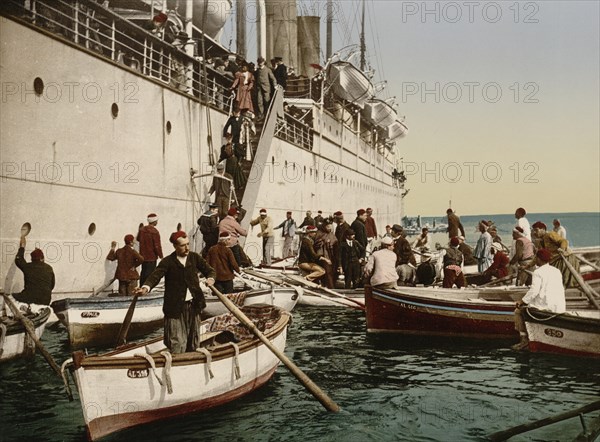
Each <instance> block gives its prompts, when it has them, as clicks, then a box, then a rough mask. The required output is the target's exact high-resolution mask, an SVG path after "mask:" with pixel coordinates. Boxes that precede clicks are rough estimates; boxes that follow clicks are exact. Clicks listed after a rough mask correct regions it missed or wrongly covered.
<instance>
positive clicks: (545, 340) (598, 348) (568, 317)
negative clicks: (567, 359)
mask: <svg viewBox="0 0 600 442" xmlns="http://www.w3.org/2000/svg"><path fill="white" fill-rule="evenodd" d="M528 312H529V313H528V314H527V315H525V326H526V327H527V335H528V337H529V349H530V350H531V351H534V352H544V353H559V354H565V355H572V356H584V357H594V358H600V312H598V311H597V310H596V311H585V312H577V311H575V312H567V313H566V314H563V315H558V316H556V315H552V314H549V313H547V312H540V311H538V310H535V309H528ZM534 318H537V320H536V319H534Z"/></svg>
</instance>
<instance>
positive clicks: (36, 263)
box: [13, 236, 56, 305]
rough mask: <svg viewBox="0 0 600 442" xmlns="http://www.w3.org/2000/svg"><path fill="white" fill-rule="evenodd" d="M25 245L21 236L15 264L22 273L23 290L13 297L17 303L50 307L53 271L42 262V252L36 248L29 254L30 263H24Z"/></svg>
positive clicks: (53, 279)
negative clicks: (23, 280)
mask: <svg viewBox="0 0 600 442" xmlns="http://www.w3.org/2000/svg"><path fill="white" fill-rule="evenodd" d="M26 245H27V242H26V240H25V236H21V241H20V243H19V250H18V251H17V256H16V257H15V264H16V266H17V267H18V268H19V269H21V271H22V272H23V276H24V279H25V288H24V289H23V291H21V293H15V294H14V295H13V296H14V298H15V299H16V300H17V301H19V302H24V303H27V304H40V305H50V301H51V299H52V289H54V284H55V282H56V281H55V278H54V270H52V267H51V266H50V264H46V263H45V262H44V252H42V251H41V250H40V249H37V248H36V249H34V250H33V252H31V262H27V261H25V246H26Z"/></svg>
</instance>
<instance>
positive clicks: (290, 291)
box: [202, 287, 304, 316]
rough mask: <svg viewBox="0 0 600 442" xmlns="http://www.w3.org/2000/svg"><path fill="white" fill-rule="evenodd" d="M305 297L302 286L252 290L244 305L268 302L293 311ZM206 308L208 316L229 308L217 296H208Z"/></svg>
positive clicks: (203, 312)
mask: <svg viewBox="0 0 600 442" xmlns="http://www.w3.org/2000/svg"><path fill="white" fill-rule="evenodd" d="M303 297H304V294H303V290H302V289H301V288H300V287H295V288H284V287H281V288H274V289H273V290H271V289H260V290H251V291H248V292H247V295H246V297H245V298H244V304H243V305H244V306H247V305H254V304H268V305H274V306H276V307H279V308H281V309H283V310H285V311H286V312H291V311H292V310H293V309H294V307H295V306H296V304H297V303H298V302H301V300H302V298H303ZM205 299H206V308H205V309H204V310H203V311H202V314H203V315H206V316H217V315H222V314H223V313H227V308H226V307H225V306H224V305H223V303H222V302H221V301H220V300H219V298H217V297H216V296H206V297H205Z"/></svg>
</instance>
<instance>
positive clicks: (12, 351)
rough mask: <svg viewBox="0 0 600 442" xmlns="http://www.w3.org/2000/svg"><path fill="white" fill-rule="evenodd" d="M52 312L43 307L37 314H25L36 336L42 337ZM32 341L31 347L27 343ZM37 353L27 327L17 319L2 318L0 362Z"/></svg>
mask: <svg viewBox="0 0 600 442" xmlns="http://www.w3.org/2000/svg"><path fill="white" fill-rule="evenodd" d="M51 312H52V310H51V309H50V307H43V308H42V309H40V310H39V311H38V312H37V313H29V314H24V315H25V317H26V318H27V319H29V320H31V322H32V323H33V327H34V329H35V335H36V337H37V338H38V339H40V338H41V337H42V334H43V333H44V329H45V327H46V323H47V322H48V318H49V317H50V313H51ZM28 341H30V345H29V344H27V342H28ZM33 353H35V344H34V343H33V341H32V340H31V338H30V337H29V336H28V335H27V331H26V330H25V327H24V326H23V324H22V323H21V321H19V320H18V319H16V318H10V317H8V316H2V317H0V362H1V361H7V360H9V359H14V358H18V357H21V356H25V355H28V354H33Z"/></svg>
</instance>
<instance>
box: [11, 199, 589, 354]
mask: <svg viewBox="0 0 600 442" xmlns="http://www.w3.org/2000/svg"><path fill="white" fill-rule="evenodd" d="M227 203H229V201H227ZM222 208H223V207H222V205H221V204H220V201H219V196H218V194H217V197H216V200H215V203H211V204H209V208H208V210H207V211H206V212H205V213H203V214H202V216H201V217H200V218H199V219H198V229H199V230H200V232H201V233H202V238H203V241H204V247H203V249H202V250H201V252H200V253H196V252H192V251H190V240H189V238H188V235H187V234H186V233H185V232H184V231H181V230H180V231H177V232H173V233H172V234H171V235H170V237H169V241H170V242H171V243H172V245H173V247H174V249H175V250H174V251H173V253H171V254H170V255H168V256H166V257H165V256H164V255H163V251H162V246H161V239H160V233H159V231H158V229H157V224H158V216H157V215H156V214H155V213H151V214H149V215H148V217H147V221H148V224H147V225H145V226H142V227H140V229H139V231H138V234H137V237H135V238H134V236H133V235H131V234H127V235H126V236H125V237H124V243H125V245H124V246H123V247H122V248H120V249H117V248H116V246H117V243H116V242H115V241H113V242H112V243H111V249H110V252H109V254H108V256H107V259H108V260H111V261H114V260H116V261H117V268H116V272H115V279H116V280H118V282H119V294H120V295H132V294H146V293H148V292H149V291H150V290H152V288H153V287H155V286H156V285H157V284H158V283H159V282H160V280H161V279H162V278H164V279H165V302H164V307H163V311H164V314H165V344H166V345H167V346H168V347H169V348H170V349H171V351H173V352H184V351H188V350H190V349H193V348H195V347H194V345H196V344H197V338H198V336H196V335H195V334H194V332H193V330H195V329H196V328H195V325H194V324H197V323H199V321H200V312H201V310H202V309H203V308H204V307H205V305H206V304H205V300H204V294H203V292H202V290H201V287H200V279H199V274H200V275H203V276H204V277H205V278H206V279H205V281H206V284H207V285H209V286H211V285H214V286H215V287H216V288H217V289H218V290H220V291H221V292H222V293H231V292H232V291H233V280H234V277H235V273H236V272H239V271H240V268H241V267H246V266H251V265H252V262H251V260H250V259H249V258H248V256H247V255H246V254H245V253H244V250H243V249H242V247H241V245H240V243H239V238H240V237H245V236H247V235H248V231H247V230H246V229H244V228H242V227H241V225H240V220H241V217H243V216H244V213H243V212H242V211H240V209H239V208H236V207H230V208H228V209H227V211H226V214H224V215H223V213H222V210H221V209H222ZM447 217H448V236H449V243H448V245H447V247H441V246H439V245H437V249H438V250H437V252H438V254H439V255H440V256H441V258H440V263H441V265H442V267H441V269H442V272H441V273H442V274H443V287H445V288H452V287H457V288H461V287H465V286H466V285H467V280H466V278H465V274H464V267H465V265H469V264H470V263H476V264H477V268H478V271H479V273H478V274H477V275H476V276H475V279H472V280H471V281H470V283H476V284H484V283H486V282H489V281H490V280H492V279H493V278H496V279H498V280H502V279H503V278H506V277H507V276H509V275H511V274H514V273H516V280H517V284H519V285H520V284H527V285H530V286H531V288H530V290H529V291H528V293H527V295H526V296H525V297H524V298H523V301H519V303H518V305H517V307H518V308H517V315H516V317H517V320H516V324H517V329H518V330H519V332H520V333H521V336H522V342H521V343H520V344H519V345H520V346H521V348H523V347H524V346H526V343H525V344H523V342H525V340H526V337H525V338H523V333H524V332H523V330H524V327H523V324H522V318H521V317H520V314H519V311H520V308H521V307H522V306H523V305H524V304H525V303H529V304H530V305H535V306H537V307H539V308H546V309H551V310H552V311H556V312H560V311H564V308H565V307H564V287H569V286H572V285H574V282H573V279H572V275H571V273H570V272H569V271H568V269H567V266H565V265H564V260H569V261H570V262H571V263H572V265H573V267H575V268H576V269H578V262H577V260H575V259H574V256H573V255H571V254H570V253H569V249H568V241H567V239H566V230H565V229H564V227H562V226H561V225H560V222H559V221H558V220H554V230H551V231H548V229H547V226H546V225H545V224H544V223H543V222H541V221H537V222H535V223H534V224H533V225H532V226H531V227H530V224H529V221H528V220H527V218H526V211H525V210H524V209H523V208H519V209H517V210H516V212H515V219H516V222H515V226H514V228H513V230H512V239H513V242H512V245H511V247H510V248H508V247H506V246H505V245H504V244H503V243H502V240H501V238H500V237H499V236H498V232H497V229H496V228H495V226H494V225H493V223H492V222H491V221H487V220H481V221H480V222H479V225H478V229H479V237H478V239H477V244H476V247H475V249H474V250H473V249H471V247H470V246H469V245H468V244H467V243H466V242H465V231H464V227H463V225H462V224H461V221H460V218H459V217H458V216H457V215H456V214H455V213H454V212H453V211H452V209H448V211H447ZM250 226H259V227H260V232H258V235H257V236H258V237H261V238H262V249H263V256H262V263H261V264H262V265H264V266H270V265H272V263H273V255H274V238H275V231H276V230H281V236H282V238H283V247H282V257H283V258H289V257H295V259H296V263H297V265H298V268H299V269H300V270H301V271H303V272H304V274H305V278H306V279H307V280H308V281H311V282H315V283H320V284H322V285H323V286H324V287H327V288H331V289H332V288H335V287H336V281H338V279H339V276H340V275H343V277H344V278H343V279H344V285H345V288H359V287H362V286H363V285H364V284H365V283H369V284H370V285H372V286H373V287H378V288H383V289H393V288H396V287H398V286H401V285H415V284H417V283H421V284H424V285H430V284H432V283H433V282H434V281H435V279H436V274H437V271H436V269H435V266H434V264H433V263H432V262H431V256H432V254H431V253H430V252H431V251H432V250H431V248H430V245H431V240H430V239H429V234H428V230H427V228H426V227H425V228H423V229H422V232H421V234H420V235H419V236H418V237H417V238H416V239H415V240H414V241H413V242H412V244H411V243H410V242H409V241H408V240H407V238H406V237H407V234H406V231H405V230H404V228H403V227H402V226H400V225H399V224H394V225H391V226H390V225H387V226H386V232H385V233H384V234H382V235H379V234H378V231H377V225H376V222H375V219H374V218H373V210H372V209H371V208H367V209H366V210H365V209H359V210H358V211H357V212H356V218H355V219H354V220H353V221H352V223H351V224H349V223H348V222H347V221H346V220H345V218H344V214H343V213H342V212H341V211H337V212H335V213H333V215H332V216H329V217H324V216H323V213H322V211H321V210H319V211H318V212H317V216H315V217H314V218H313V217H312V212H311V211H307V212H306V216H305V218H304V219H303V221H302V223H301V224H300V225H298V226H297V225H296V222H295V221H294V219H293V217H292V211H288V212H287V214H286V218H285V219H284V220H283V221H282V222H281V223H279V224H278V225H275V223H274V221H273V219H272V218H271V217H270V216H269V215H268V213H267V210H266V209H261V210H260V211H259V215H258V217H256V218H254V219H252V220H251V221H250ZM298 234H299V236H300V240H299V246H298V252H297V253H295V251H294V244H295V242H294V239H295V237H296V235H298ZM135 240H137V247H136V245H135V242H136V241H135ZM25 245H26V241H25V236H22V237H21V242H20V247H19V251H18V253H17V257H16V258H15V263H16V265H17V267H19V268H20V269H21V270H22V271H23V273H24V276H25V288H24V290H23V291H22V292H21V293H19V294H15V295H14V297H15V299H16V300H18V301H21V302H24V303H39V304H46V305H47V304H49V303H50V296H51V292H52V289H53V288H54V284H55V280H54V273H53V271H52V267H50V266H49V265H48V264H45V263H44V255H43V252H42V250H40V249H38V248H36V249H35V250H34V251H33V252H31V260H32V262H31V263H26V262H25V259H24V249H25ZM416 256H419V257H420V258H421V259H420V261H421V262H420V264H417V258H416ZM158 259H160V262H159V263H158V265H157V261H158ZM292 264H294V263H292ZM140 265H141V267H142V268H141V275H140V274H139V273H138V272H137V267H138V266H140ZM536 266H537V269H536ZM549 267H552V269H549ZM506 279H507V278H506ZM138 282H139V284H140V286H141V287H138ZM561 299H562V301H561ZM524 339H525V340H524Z"/></svg>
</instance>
